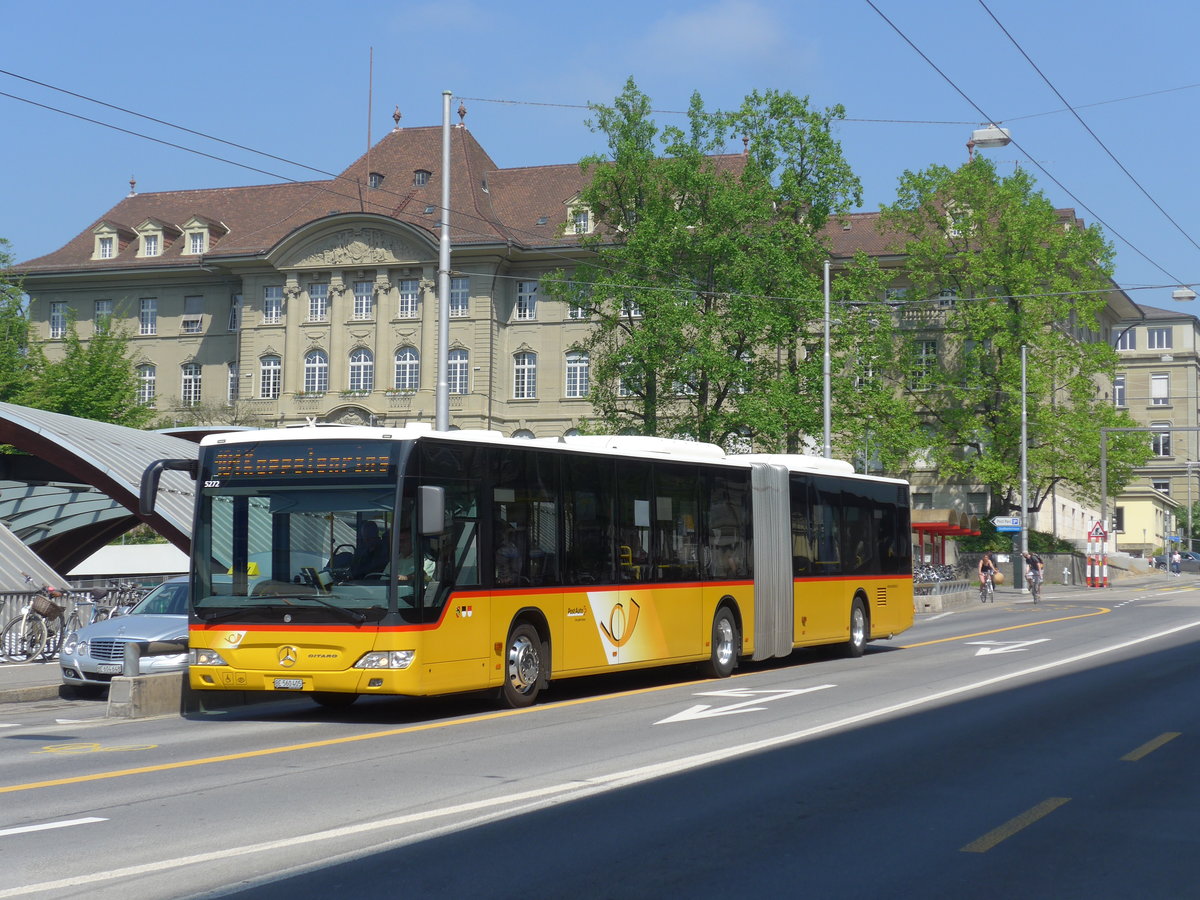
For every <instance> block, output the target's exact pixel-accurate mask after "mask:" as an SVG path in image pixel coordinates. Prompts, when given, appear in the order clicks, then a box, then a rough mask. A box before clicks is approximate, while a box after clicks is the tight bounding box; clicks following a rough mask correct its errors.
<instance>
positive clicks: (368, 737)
mask: <svg viewBox="0 0 1200 900" xmlns="http://www.w3.org/2000/svg"><path fill="white" fill-rule="evenodd" d="M713 680H714V679H711V678H705V679H700V680H698V681H683V682H673V683H671V684H661V685H656V686H655V687H649V688H640V689H637V690H632V691H622V692H620V693H616V694H604V695H602V696H596V697H581V698H579V699H577V700H563V701H560V702H558V703H545V704H542V705H540V706H530V707H528V708H526V709H506V710H501V711H499V712H494V713H484V714H482V715H478V716H471V717H469V718H466V719H452V720H450V721H448V722H426V723H424V724H422V725H407V726H405V727H403V728H390V729H388V730H386V731H373V732H370V733H369V734H356V735H348V736H346V737H338V738H327V739H326V740H322V741H308V742H305V743H302V744H287V745H285V746H282V747H267V748H264V749H262V750H246V751H243V752H241V753H227V754H224V755H222V756H204V757H200V758H198V759H184V760H180V761H179V762H173V763H159V764H157V765H152V766H137V767H135V768H131V769H116V770H114V771H112V772H95V773H93V774H91V775H73V776H71V777H69V778H54V779H50V780H47V781H31V782H28V783H27V784H11V785H6V786H0V794H13V793H16V792H18V791H31V790H36V789H38V788H48V787H62V786H64V785H69V784H85V783H87V782H89V781H103V780H105V779H108V778H125V777H126V776H129V775H147V774H152V773H155V772H169V771H171V770H172V769H189V768H192V767H193V766H207V765H211V764H212V763H222V762H235V761H237V760H241V759H256V758H258V757H262V756H274V755H275V754H277V753H292V752H294V751H297V750H315V749H318V748H320V747H336V746H338V745H340V744H353V743H356V742H358V741H373V740H376V739H378V738H385V737H395V736H397V735H401V734H416V733H418V732H421V731H433V730H434V729H438V728H450V727H453V726H457V725H474V724H476V723H478V722H488V721H491V720H493V719H505V718H508V717H509V716H519V715H530V714H534V713H540V712H548V711H550V710H554V709H562V708H563V707H567V706H578V705H580V704H583V703H594V702H597V701H600V700H616V699H618V698H620V697H632V696H636V695H637V694H651V693H654V692H656V691H665V690H669V689H671V688H677V687H687V686H688V685H690V684H704V683H706V682H709V681H713ZM49 749H51V748H43V749H42V750H35V751H33V752H35V753H44V752H47V751H48V750H49Z"/></svg>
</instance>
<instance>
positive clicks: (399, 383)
mask: <svg viewBox="0 0 1200 900" xmlns="http://www.w3.org/2000/svg"><path fill="white" fill-rule="evenodd" d="M450 152H451V157H450V159H451V161H450V165H451V172H450V175H451V177H450V186H451V200H450V210H449V225H450V232H451V241H452V246H453V255H452V259H451V268H452V275H451V279H450V295H449V298H448V304H449V315H450V339H449V343H448V348H447V363H448V387H449V397H450V413H451V422H452V427H461V428H484V429H492V430H498V431H500V432H502V433H504V434H506V435H514V436H525V437H535V436H536V437H553V436H557V435H562V434H567V433H570V432H572V431H573V430H574V429H577V428H579V427H580V425H581V423H583V422H584V421H585V420H586V419H587V418H588V416H589V415H590V414H591V405H590V403H589V401H588V394H589V387H590V385H589V360H588V355H587V352H586V350H585V349H584V348H583V344H584V342H585V339H586V337H587V336H588V335H589V333H590V331H591V328H592V325H591V323H590V322H589V321H588V319H587V318H586V316H585V315H583V314H582V312H581V311H580V310H577V309H573V308H571V307H569V306H568V305H567V304H565V303H563V302H560V301H556V300H551V299H549V298H547V297H545V296H542V295H541V293H540V292H539V283H540V279H541V277H542V276H543V275H544V274H545V273H546V272H548V271H550V270H554V269H559V268H562V267H564V266H567V267H569V266H570V265H571V263H572V261H573V260H577V259H579V258H580V254H581V253H582V252H584V251H583V250H582V249H581V248H580V245H579V238H580V236H582V235H585V234H588V233H590V232H591V230H592V227H593V224H594V223H593V221H592V217H591V215H590V212H589V211H588V210H587V209H586V208H585V207H582V206H581V205H580V204H579V196H580V191H581V189H582V188H583V186H584V184H585V181H584V179H585V177H586V173H585V172H584V171H582V170H581V168H580V167H579V166H578V165H577V164H567V165H558V166H535V167H527V168H510V169H502V168H500V167H498V166H496V165H495V163H494V162H493V161H492V160H491V158H490V157H489V156H488V154H487V153H486V151H485V150H484V149H483V148H482V147H481V146H480V144H479V143H478V142H477V141H476V140H475V138H474V137H473V136H472V134H471V133H470V132H469V131H468V129H467V128H466V127H465V126H464V125H462V124H461V123H460V124H459V125H458V126H456V127H455V128H453V129H451V148H450ZM441 154H442V130H441V128H405V129H401V128H399V127H397V128H396V129H394V130H393V131H392V132H391V133H390V134H388V135H386V136H385V137H384V138H383V139H382V140H381V141H379V142H378V143H377V144H376V145H375V146H373V147H372V148H371V149H370V151H369V152H368V153H367V154H365V155H364V156H362V157H360V158H359V159H358V160H356V161H354V162H353V163H352V164H351V165H350V166H349V167H348V168H347V169H346V170H345V171H344V172H342V173H341V174H340V175H338V176H337V177H335V178H333V179H330V180H328V181H312V182H303V183H290V184H276V185H264V186H254V187H238V188H212V189H202V190H191V191H166V192H159V193H146V194H139V193H137V192H136V191H135V190H132V189H131V190H130V193H129V195H128V196H126V197H124V198H123V199H122V200H121V201H120V202H118V203H117V204H116V205H115V206H114V207H113V208H112V209H110V210H109V211H108V212H106V213H105V214H104V215H103V216H102V217H101V218H100V219H98V220H97V221H96V222H94V223H92V224H91V225H90V226H88V227H87V228H85V229H84V230H83V231H82V232H80V233H79V234H78V235H77V236H76V237H75V238H73V239H72V240H71V241H70V242H69V243H68V244H66V245H65V246H64V247H62V248H61V249H59V250H57V251H55V252H54V253H51V254H48V255H46V256H43V257H40V258H38V259H34V260H30V261H28V262H25V263H22V264H20V266H18V269H19V271H21V272H22V273H23V274H24V277H25V287H26V290H27V291H28V293H29V294H30V296H31V314H32V317H33V322H34V325H35V328H36V329H37V330H38V332H39V333H40V335H41V336H42V337H43V338H44V339H45V341H46V346H47V352H48V353H49V354H50V355H52V356H53V355H54V353H55V352H56V347H57V346H61V345H60V344H59V342H61V340H62V338H63V337H64V336H65V335H66V333H67V329H68V323H69V322H71V321H74V322H75V323H76V327H77V329H78V332H79V334H80V336H81V337H82V338H84V339H86V338H88V337H89V336H90V335H91V334H93V333H94V332H95V329H98V328H105V327H114V325H115V326H116V327H121V328H123V329H124V330H125V332H126V333H128V334H129V335H130V345H131V353H132V356H133V359H134V363H135V365H136V367H137V373H138V378H139V385H140V399H141V402H143V403H146V404H147V405H150V406H152V407H153V408H154V409H155V410H156V411H157V412H158V413H159V417H160V418H161V419H167V420H172V419H174V421H175V422H177V423H179V424H187V423H191V422H208V421H217V420H222V421H232V422H234V423H236V424H250V425H260V426H274V425H282V424H288V423H294V422H302V421H304V420H305V419H308V418H313V419H315V420H318V421H325V422H347V423H374V424H381V425H403V424H404V423H406V422H409V421H427V422H432V421H433V420H434V418H435V396H436V394H435V390H436V380H437V358H438V347H437V315H438V300H437V293H436V289H437V274H438V255H439V253H438V250H439V247H438V235H439V230H440V220H441V215H442V211H441V191H442V173H441V171H440V169H441ZM739 159H740V157H736V156H731V157H721V158H718V160H719V164H721V165H726V166H729V167H731V168H735V167H736V166H737V165H739ZM132 187H133V185H132V184H131V188H132ZM1064 215H1066V216H1073V214H1072V213H1070V211H1064ZM877 224H878V216H877V215H876V214H874V213H856V214H853V215H850V216H847V217H845V218H844V219H841V220H839V221H837V222H834V223H831V224H830V226H829V228H828V231H827V235H826V237H827V239H828V242H829V245H830V246H831V247H832V248H833V257H834V264H835V265H837V264H838V260H847V259H850V258H852V257H853V255H854V254H855V253H856V252H858V251H860V250H861V251H864V252H866V253H868V254H869V255H871V256H874V257H875V258H877V259H878V260H880V262H881V264H883V265H884V266H897V265H899V263H900V262H901V261H902V260H901V259H899V258H898V257H896V256H895V255H894V254H895V251H894V250H893V249H891V247H892V244H893V243H894V241H893V240H892V239H891V238H889V237H888V236H886V235H883V234H881V233H880V231H879V229H878V227H877ZM893 290H894V292H895V294H896V297H897V298H898V299H902V297H903V291H904V287H903V286H902V283H900V282H897V287H896V288H894V289H893ZM947 302H953V298H947ZM899 308H900V312H899V314H900V315H901V316H902V318H907V319H909V320H910V321H905V322H903V323H902V325H903V326H904V327H905V328H906V329H907V330H908V331H909V332H910V333H911V334H912V335H913V336H914V338H915V339H924V340H925V341H926V342H927V343H928V344H929V345H930V346H931V347H932V348H934V349H933V350H932V351H931V352H937V347H938V327H939V326H938V316H937V313H936V309H935V310H933V312H932V313H931V312H930V307H929V305H928V304H921V305H920V306H919V308H918V306H917V305H914V308H913V309H912V310H905V309H903V307H902V306H901V307H899ZM1106 315H1107V318H1106V321H1105V323H1104V325H1103V332H1104V333H1098V334H1095V335H1080V339H1081V340H1108V339H1109V333H1108V332H1109V330H1110V329H1111V328H1112V327H1113V326H1114V325H1115V324H1116V323H1117V322H1119V321H1122V320H1129V319H1130V318H1132V317H1135V316H1136V315H1137V307H1136V306H1135V305H1134V304H1133V303H1132V302H1130V301H1129V299H1128V298H1127V297H1125V295H1124V294H1122V293H1121V292H1120V291H1118V290H1115V289H1114V291H1113V295H1112V298H1111V299H1110V304H1109V309H1108V311H1107V314H1106ZM814 402H816V401H814ZM206 410H216V411H218V412H219V415H217V416H215V417H214V416H207V417H206V416H205V415H204V413H205V411H206ZM1194 412H1195V410H1193V413H1194ZM912 475H913V481H914V492H915V497H916V500H917V503H918V505H919V506H926V507H928V508H936V509H942V508H946V509H953V510H957V511H958V512H960V513H967V514H975V515H980V516H981V515H984V514H986V513H987V512H988V510H987V508H986V503H987V497H986V494H985V493H984V492H983V491H982V489H980V488H977V487H973V486H971V485H948V484H945V483H944V482H942V481H940V480H939V479H938V476H937V473H936V472H931V471H917V472H915V473H912ZM1096 515H1097V511H1096V510H1091V509H1085V508H1083V507H1082V506H1080V505H1079V504H1076V503H1074V502H1073V501H1071V500H1069V499H1064V500H1063V501H1062V503H1061V509H1060V508H1059V506H1055V507H1054V508H1053V509H1052V510H1051V511H1050V512H1049V515H1047V514H1046V513H1042V514H1041V515H1040V516H1039V517H1038V520H1037V522H1036V523H1035V527H1038V528H1041V529H1044V530H1052V529H1053V530H1054V531H1055V532H1056V533H1058V534H1060V535H1061V536H1064V537H1068V538H1074V539H1082V538H1083V537H1084V536H1085V535H1086V532H1087V529H1088V528H1089V527H1090V526H1091V524H1092V522H1093V521H1094V519H1095V517H1096Z"/></svg>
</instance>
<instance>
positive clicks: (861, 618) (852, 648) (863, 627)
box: [845, 597, 870, 659]
mask: <svg viewBox="0 0 1200 900" xmlns="http://www.w3.org/2000/svg"><path fill="white" fill-rule="evenodd" d="M869 627H870V626H869V623H868V621H867V608H866V606H864V605H863V602H862V598H861V597H855V598H854V602H853V603H852V604H850V638H849V640H847V641H846V644H845V654H846V656H848V657H849V658H850V659H858V658H859V657H860V656H862V655H863V651H865V650H866V649H867V633H868V629H869Z"/></svg>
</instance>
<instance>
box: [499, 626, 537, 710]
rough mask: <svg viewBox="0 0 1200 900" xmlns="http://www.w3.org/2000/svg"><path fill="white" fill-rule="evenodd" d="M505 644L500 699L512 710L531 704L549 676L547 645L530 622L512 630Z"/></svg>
mask: <svg viewBox="0 0 1200 900" xmlns="http://www.w3.org/2000/svg"><path fill="white" fill-rule="evenodd" d="M506 646H507V649H506V650H505V652H504V683H503V684H502V685H501V687H500V699H502V700H503V701H504V703H505V704H506V705H507V706H509V707H511V708H512V709H520V708H522V707H525V706H532V705H533V703H534V701H535V700H537V695H538V693H539V692H540V691H541V689H542V684H543V683H544V681H545V679H546V646H545V644H543V643H542V638H541V635H539V634H538V633H537V629H536V628H534V627H533V626H532V625H530V624H528V623H522V624H520V625H517V626H516V627H515V628H513V630H512V631H510V632H509V634H508V643H507V645H506Z"/></svg>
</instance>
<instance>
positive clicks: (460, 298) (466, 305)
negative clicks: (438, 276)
mask: <svg viewBox="0 0 1200 900" xmlns="http://www.w3.org/2000/svg"><path fill="white" fill-rule="evenodd" d="M470 313H471V279H470V278H451V279H450V315H452V316H468V315H470Z"/></svg>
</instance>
